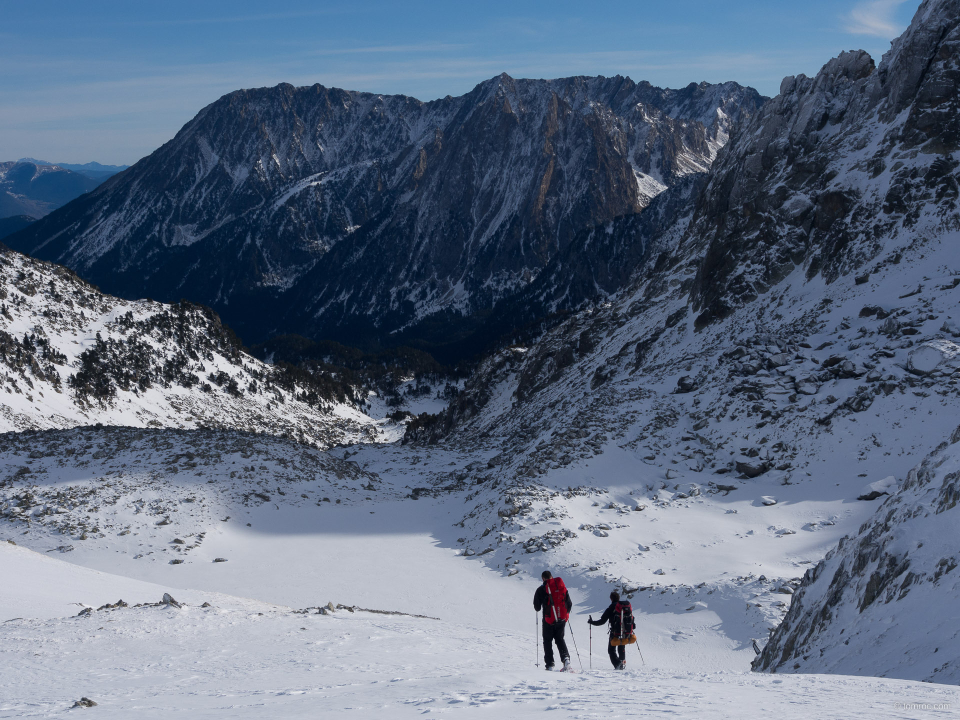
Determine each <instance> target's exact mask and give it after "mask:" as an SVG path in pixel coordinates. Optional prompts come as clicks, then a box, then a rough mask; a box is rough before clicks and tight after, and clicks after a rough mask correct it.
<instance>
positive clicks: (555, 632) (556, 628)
mask: <svg viewBox="0 0 960 720" xmlns="http://www.w3.org/2000/svg"><path fill="white" fill-rule="evenodd" d="M540 624H541V625H542V626H543V662H544V664H545V665H546V666H547V667H548V668H550V667H553V643H556V644H557V650H559V651H560V662H566V661H567V659H568V658H569V657H570V653H569V652H567V643H566V641H565V640H564V639H563V633H564V631H565V630H566V629H567V621H566V620H560V621H557V622H552V623H547V622H545V623H540Z"/></svg>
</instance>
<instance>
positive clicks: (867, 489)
mask: <svg viewBox="0 0 960 720" xmlns="http://www.w3.org/2000/svg"><path fill="white" fill-rule="evenodd" d="M896 489H897V479H896V478H895V477H894V476H893V475H889V476H887V477H885V478H884V479H883V480H877V481H876V482H872V483H870V484H869V485H865V486H864V487H863V489H862V490H861V491H860V494H859V495H857V500H876V499H877V498H878V497H880V496H881V495H889V494H890V493H892V492H893V491H894V490H896Z"/></svg>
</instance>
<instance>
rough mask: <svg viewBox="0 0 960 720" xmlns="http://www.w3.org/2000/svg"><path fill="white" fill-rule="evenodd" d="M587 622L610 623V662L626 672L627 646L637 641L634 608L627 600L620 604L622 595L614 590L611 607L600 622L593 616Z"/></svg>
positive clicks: (617, 668)
mask: <svg viewBox="0 0 960 720" xmlns="http://www.w3.org/2000/svg"><path fill="white" fill-rule="evenodd" d="M587 622H588V623H590V624H591V625H606V624H607V623H608V622H609V623H610V644H609V645H607V654H608V655H609V656H610V662H612V663H613V667H614V669H616V670H624V669H626V667H627V659H626V653H627V648H626V646H627V645H630V644H632V643H635V642H636V641H637V638H636V635H635V634H634V630H636V628H637V623H636V621H635V620H634V619H633V608H631V607H630V603H629V602H628V601H626V600H624V601H623V602H620V593H618V592H617V591H616V590H614V591H613V592H612V593H610V606H609V607H608V608H607V609H606V610H604V611H603V615H601V616H600V619H599V620H594V619H593V616H592V615H591V616H590V617H589V618H588V619H587Z"/></svg>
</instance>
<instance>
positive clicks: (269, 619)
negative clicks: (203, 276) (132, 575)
mask: <svg viewBox="0 0 960 720" xmlns="http://www.w3.org/2000/svg"><path fill="white" fill-rule="evenodd" d="M410 502H414V501H410ZM335 512H345V513H346V517H345V518H344V519H345V520H346V521H348V523H347V524H351V523H349V520H350V519H351V517H350V516H351V510H350V509H348V508H342V509H341V508H336V510H335ZM389 529H396V528H389ZM339 530H340V531H342V528H340V529H339ZM358 530H360V529H359V528H358ZM362 530H363V531H362V532H357V531H356V530H355V531H354V532H355V533H356V534H357V536H358V539H359V540H360V542H359V543H358V544H357V545H356V550H355V553H354V555H353V557H351V556H349V555H348V556H345V557H344V558H343V560H344V563H343V564H344V565H346V564H352V562H355V561H356V559H357V557H358V556H359V555H361V554H365V555H366V557H365V558H364V564H365V568H364V569H365V570H367V571H368V573H366V574H369V575H370V576H371V577H379V578H380V579H381V582H380V583H379V585H377V584H376V583H373V582H370V583H368V584H367V587H364V588H363V589H362V591H361V592H360V593H359V594H361V595H364V596H365V597H367V598H368V601H369V602H370V605H371V606H372V607H371V608H370V609H374V610H376V609H385V610H393V609H396V608H395V606H396V605H397V604H404V603H405V601H409V600H410V598H409V597H407V596H406V593H407V591H408V590H409V588H410V586H412V585H413V582H412V580H410V581H407V587H401V588H399V589H397V586H396V585H394V584H393V583H394V581H396V580H397V577H398V575H400V574H401V573H399V572H398V569H397V568H396V567H394V566H393V563H395V562H396V561H397V560H398V559H399V558H400V557H401V556H403V555H406V554H407V553H410V552H413V553H415V555H419V554H421V553H422V554H423V558H421V559H420V560H416V559H415V558H414V557H409V556H407V557H406V560H407V561H412V562H413V563H414V564H413V565H412V566H408V568H409V570H412V571H413V573H412V574H415V575H416V580H417V581H418V582H419V586H420V587H419V592H417V593H416V596H417V597H418V598H420V600H421V603H420V604H422V606H423V607H425V608H433V609H434V611H435V612H438V613H439V614H440V615H441V616H443V617H441V619H432V618H417V617H409V616H403V615H395V614H394V615H383V614H375V613H371V612H364V611H359V610H358V611H355V612H351V611H349V610H347V609H345V608H340V609H337V610H336V611H334V612H327V613H326V614H319V613H318V609H317V607H313V608H311V609H310V610H308V611H307V612H306V613H301V612H297V611H296V610H298V609H299V610H303V609H305V608H299V607H297V606H294V607H289V606H282V605H278V604H271V603H268V602H263V601H260V600H255V599H247V598H242V597H236V596H231V595H224V594H217V593H209V592H196V591H185V590H181V589H177V588H175V587H173V586H171V585H166V584H154V583H147V582H141V581H132V580H129V579H127V578H123V577H119V576H116V575H109V574H105V573H98V572H95V571H92V570H87V569H83V568H79V567H77V566H75V565H72V564H69V563H66V562H63V561H61V560H58V559H54V558H51V557H49V556H44V555H42V554H38V553H35V552H32V551H30V550H26V549H23V548H20V547H14V546H12V545H9V544H7V543H2V544H0V574H2V576H3V577H5V578H11V577H19V578H29V580H30V581H29V583H28V584H27V583H24V584H20V583H17V584H13V585H11V584H9V583H7V584H5V586H4V589H3V590H2V591H0V613H2V615H3V616H4V620H5V622H2V623H0V668H2V669H3V672H0V717H5V718H6V717H28V718H52V717H65V716H67V715H68V714H71V712H81V711H82V710H81V709H80V708H77V709H76V710H72V708H73V706H74V704H75V703H76V702H77V701H80V700H81V699H82V698H88V699H89V700H91V701H93V702H95V703H97V705H96V706H95V709H93V710H91V712H95V713H97V717H115V718H129V717H133V716H136V717H138V718H152V717H171V716H173V717H191V718H208V717H217V718H224V717H230V718H247V717H249V718H263V717H291V718H293V717H380V716H385V717H419V716H423V715H428V716H432V715H434V714H449V715H450V716H452V717H491V714H494V715H496V716H499V717H511V718H514V717H515V718H524V717H528V716H538V717H539V716H540V715H541V714H542V713H543V712H544V711H551V715H550V716H551V717H569V718H594V717H674V718H729V717H757V716H766V715H775V716H776V717H780V718H809V717H831V718H860V717H882V718H927V717H931V718H932V717H952V716H953V712H954V709H955V708H956V707H957V706H958V704H960V690H958V689H957V688H955V687H951V686H943V685H934V684H929V683H914V682H907V681H900V680H884V679H876V678H854V677H845V676H825V675H792V676H774V675H759V674H755V673H749V672H747V671H745V670H744V669H743V668H723V667H716V668H711V669H695V668H693V669H683V668H680V667H678V668H671V667H670V666H669V663H664V662H663V660H662V657H661V654H660V653H659V652H658V650H657V649H656V646H655V645H653V644H650V643H649V642H646V641H645V640H644V639H641V642H642V643H643V644H642V646H641V647H642V650H643V656H644V660H645V664H644V663H643V662H640V661H639V658H640V656H639V654H633V653H631V654H630V655H628V659H629V666H628V669H627V670H626V671H622V672H617V671H614V670H612V669H609V668H608V667H607V660H606V658H605V657H604V653H603V650H602V648H601V647H600V646H601V644H602V643H601V642H600V640H599V638H594V641H595V642H594V645H595V647H594V653H593V654H594V655H595V657H593V658H592V661H593V669H590V663H591V657H590V650H589V640H588V634H587V631H586V625H585V623H583V622H582V621H583V615H582V613H578V614H577V615H576V616H575V619H574V623H575V624H574V627H573V629H574V631H575V633H576V635H577V639H578V648H579V656H580V659H581V660H582V661H583V664H584V670H583V671H582V672H579V673H576V674H563V673H546V672H544V671H543V668H542V661H540V662H541V666H540V667H539V668H538V667H537V666H536V665H535V657H536V654H537V649H536V646H535V638H534V628H535V626H534V624H533V622H530V623H529V627H528V628H527V629H526V631H524V630H523V629H521V628H520V627H516V626H515V623H514V622H511V619H512V618H513V617H514V616H525V617H526V619H527V620H530V621H532V620H533V618H532V613H530V612H529V608H527V609H526V612H524V611H523V610H522V609H521V608H520V607H519V606H520V605H522V600H529V597H530V595H532V590H533V587H534V585H533V583H532V582H530V581H529V580H522V581H521V580H517V579H516V578H511V580H512V581H514V582H515V583H516V586H515V587H513V588H510V587H509V586H508V585H509V584H508V583H507V581H504V580H499V579H495V578H489V577H486V578H477V577H475V576H473V577H472V575H475V574H476V572H477V570H476V566H475V567H474V568H473V569H464V568H463V565H462V563H461V565H460V566H459V567H458V566H456V565H455V564H454V563H453V562H451V561H449V560H447V561H445V560H444V559H443V553H440V552H437V551H436V549H435V546H434V545H433V543H432V542H431V541H430V539H429V536H427V535H425V534H421V535H419V536H418V535H417V534H416V533H410V534H409V536H408V537H407V538H406V540H404V541H402V542H398V537H397V536H392V535H388V534H384V535H383V536H380V542H379V543H378V544H376V545H373V544H370V543H371V542H372V540H371V536H370V535H367V534H366V533H367V532H370V530H369V529H368V528H363V529H362ZM418 538H419V539H418ZM347 544H348V543H347V542H346V541H342V542H341V543H340V544H334V545H333V546H332V547H331V548H330V553H331V554H336V553H338V552H339V551H342V550H343V549H344V547H345V546H346V545H347ZM277 547H278V548H279V545H278V546H277ZM317 547H318V545H315V546H314V547H313V548H309V546H308V545H305V544H304V543H303V542H302V540H294V539H291V540H289V541H288V542H287V544H286V548H285V549H286V550H287V552H286V553H284V554H278V555H276V556H275V557H274V563H275V564H276V565H278V566H281V567H283V568H284V569H285V571H286V575H287V577H288V578H289V579H290V580H291V581H292V582H293V583H294V584H296V585H299V586H301V587H305V586H306V585H308V584H310V583H308V582H306V581H304V579H303V578H302V575H303V574H304V565H307V564H312V563H311V560H310V557H309V555H307V554H306V553H305V552H303V551H304V550H309V549H316V548H317ZM373 547H377V548H379V549H378V550H377V551H374V552H370V549H372V548H373ZM364 548H367V549H366V551H365V550H364ZM297 549H299V550H300V552H297V551H296V550H297ZM384 550H385V551H384ZM446 556H447V558H450V557H451V556H450V554H449V553H447V554H446ZM320 564H321V565H322V566H324V564H323V563H320ZM332 566H333V563H327V564H326V565H325V567H326V568H330V567H332ZM335 574H336V573H335ZM362 574H364V573H362V572H361V573H357V575H362ZM355 577H356V575H355ZM182 579H183V578H182ZM274 582H275V578H272V577H271V578H267V577H260V576H258V574H256V573H251V574H249V575H248V576H247V582H246V584H245V586H244V587H245V589H246V590H247V593H248V595H252V596H258V595H261V594H264V595H269V594H272V593H274V592H277V590H276V588H274V587H272V586H273V583H274ZM312 584H313V585H314V587H315V591H316V593H322V592H324V590H330V588H331V587H332V585H331V584H329V583H326V582H324V581H323V580H322V579H321V578H319V577H316V576H312ZM334 585H335V584H334ZM453 585H455V586H457V587H459V588H461V589H460V591H459V592H451V589H450V586H453ZM341 590H344V589H343V588H341ZM279 592H282V591H279ZM331 592H332V591H331ZM164 593H170V594H171V595H172V596H173V597H174V599H175V600H177V601H179V602H180V603H183V606H182V607H181V608H176V607H173V606H171V605H166V604H160V600H161V598H162V597H163V594H164ZM439 596H446V597H453V598H457V597H460V598H462V599H463V601H464V602H463V604H462V606H458V604H457V603H453V604H451V605H445V604H444V603H443V602H438V597H439ZM322 597H326V595H323V596H322ZM121 599H122V600H124V601H125V602H126V603H127V605H128V607H117V608H104V609H100V610H92V611H89V612H88V613H87V614H85V615H77V613H76V612H74V611H79V608H80V606H79V605H72V604H70V603H84V604H87V605H90V606H94V607H101V605H102V604H106V603H110V604H115V603H117V601H119V600H121ZM138 603H145V605H143V606H141V607H135V605H137V604H138ZM203 603H209V606H207V607H202V604H203ZM478 605H480V606H486V607H487V608H488V612H484V613H478V612H475V611H474V608H475V607H476V606H478ZM497 611H500V617H499V618H498V617H497V615H498V613H497ZM10 616H12V617H10ZM690 650H692V648H691V649H689V650H688V652H689V651H690ZM575 666H576V667H577V668H578V669H579V663H578V662H576V661H575Z"/></svg>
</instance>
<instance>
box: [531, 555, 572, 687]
mask: <svg viewBox="0 0 960 720" xmlns="http://www.w3.org/2000/svg"><path fill="white" fill-rule="evenodd" d="M541 577H542V578H543V585H541V586H540V587H538V588H537V592H535V593H534V595H533V609H534V610H536V611H537V612H540V610H541V608H542V609H543V623H542V626H543V627H542V630H543V662H544V664H545V665H546V666H547V670H553V643H556V644H557V650H559V651H560V662H562V663H563V669H564V670H569V669H570V653H569V652H568V651H567V643H566V641H565V640H564V639H563V633H564V630H566V627H567V619H568V618H569V617H570V610H571V609H572V608H573V601H572V600H571V599H570V593H569V592H568V591H567V587H566V585H564V584H563V579H562V578H554V577H553V575H552V574H551V573H550V571H549V570H544V571H543V574H542V575H541ZM552 594H562V595H563V600H562V606H561V607H560V608H559V609H558V608H557V607H555V605H554V603H551V595H552ZM554 602H555V603H559V602H560V600H559V598H554Z"/></svg>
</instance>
